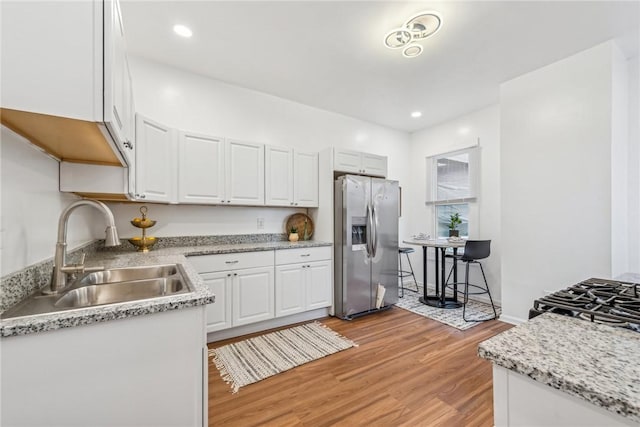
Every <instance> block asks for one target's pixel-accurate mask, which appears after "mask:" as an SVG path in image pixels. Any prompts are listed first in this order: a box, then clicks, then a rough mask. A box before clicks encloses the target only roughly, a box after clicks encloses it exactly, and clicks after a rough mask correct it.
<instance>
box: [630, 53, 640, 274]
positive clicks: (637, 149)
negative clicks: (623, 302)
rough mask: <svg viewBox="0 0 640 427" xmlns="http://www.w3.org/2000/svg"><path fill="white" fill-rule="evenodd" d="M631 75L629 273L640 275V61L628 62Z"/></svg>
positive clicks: (636, 58)
mask: <svg viewBox="0 0 640 427" xmlns="http://www.w3.org/2000/svg"><path fill="white" fill-rule="evenodd" d="M628 66H629V70H628V74H629V165H628V171H629V198H628V202H629V220H628V225H629V271H630V272H637V273H640V61H639V58H638V57H637V56H636V57H635V58H632V59H630V60H629V61H628Z"/></svg>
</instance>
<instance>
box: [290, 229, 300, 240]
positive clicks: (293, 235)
mask: <svg viewBox="0 0 640 427" xmlns="http://www.w3.org/2000/svg"><path fill="white" fill-rule="evenodd" d="M299 238H300V236H298V229H297V228H296V227H291V229H290V230H289V241H290V242H297V241H298V239H299Z"/></svg>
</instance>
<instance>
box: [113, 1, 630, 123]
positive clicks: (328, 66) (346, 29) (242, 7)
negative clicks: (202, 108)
mask: <svg viewBox="0 0 640 427" xmlns="http://www.w3.org/2000/svg"><path fill="white" fill-rule="evenodd" d="M423 10H436V11H439V12H440V13H441V14H442V16H443V22H444V23H443V26H442V29H441V30H440V31H439V32H438V33H437V34H435V35H434V36H433V37H432V38H429V39H427V40H425V41H424V42H423V43H422V44H423V46H424V52H423V53H422V55H421V56H419V57H417V58H411V59H407V58H404V57H403V56H402V55H401V53H400V52H399V51H392V50H390V49H387V48H385V47H384V46H383V43H382V41H383V37H384V35H385V34H386V33H387V32H388V31H390V30H391V29H393V28H396V27H398V26H400V25H401V24H402V23H403V22H404V21H405V20H406V19H407V18H408V17H409V16H410V15H412V14H414V13H416V12H419V11H423ZM122 14H123V20H124V24H125V31H126V37H127V47H128V50H129V52H130V54H133V55H138V56H142V57H146V58H149V59H152V60H155V61H159V62H163V63H166V64H170V65H173V66H176V67H179V68H182V69H186V70H189V71H193V72H195V73H198V74H203V75H207V76H210V77H212V78H215V79H218V80H222V81H225V82H229V83H232V84H235V85H238V86H242V87H245V88H249V89H254V90H257V91H260V92H265V93H269V94H272V95H276V96H279V97H282V98H286V99H290V100H293V101H297V102H300V103H303V104H306V105H310V106H314V107H317V108H321V109H324V110H329V111H334V112H338V113H342V114H345V115H348V116H352V117H356V118H359V119H363V120H366V121H369V122H373V123H377V124H381V125H384V126H388V127H392V128H395V129H400V130H404V131H408V132H412V131H415V130H418V129H421V128H424V127H427V126H429V125H432V124H434V123H438V122H441V121H443V120H446V119H448V118H452V117H455V116H458V115H461V114H464V113H467V112H469V111H473V110H475V109H478V108H482V107H484V106H486V105H490V104H493V103H496V102H498V85H499V84H500V83H501V82H504V81H506V80H509V79H511V78H514V77H516V76H518V75H521V74H523V73H525V72H527V71H530V70H533V69H536V68H539V67H541V66H544V65H546V64H549V63H552V62H554V61H557V60H559V59H561V58H564V57H566V56H568V55H571V54H573V53H576V52H579V51H581V50H584V49H586V48H589V47H591V46H594V45H596V44H598V43H600V42H603V41H606V40H608V39H611V38H615V37H624V43H623V47H624V49H625V53H626V55H627V56H628V57H631V56H635V55H637V52H638V27H639V26H640V24H639V22H640V2H638V1H621V2H613V1H596V2H582V1H567V2H563V1H548V2H547V1H532V2H517V1H498V2H488V1H460V2H458V1H456V2H454V1H440V2H433V1H431V2H405V1H394V2H377V1H376V2H374V1H371V2H368V1H367V2H365V1H350V2H347V1H293V2H282V1H257V2H247V1H132V0H123V1H122ZM177 23H181V24H184V25H187V26H189V27H190V28H191V29H192V30H193V33H194V35H193V37H192V38H190V39H184V38H180V37H178V36H176V35H175V34H174V33H173V31H172V28H173V25H175V24H177ZM415 110H419V111H422V113H423V115H422V117H421V118H418V119H415V118H411V117H410V113H411V112H412V111H415Z"/></svg>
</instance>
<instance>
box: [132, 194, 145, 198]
mask: <svg viewBox="0 0 640 427" xmlns="http://www.w3.org/2000/svg"><path fill="white" fill-rule="evenodd" d="M134 195H135V196H136V199H145V198H146V197H147V196H145V195H144V194H134Z"/></svg>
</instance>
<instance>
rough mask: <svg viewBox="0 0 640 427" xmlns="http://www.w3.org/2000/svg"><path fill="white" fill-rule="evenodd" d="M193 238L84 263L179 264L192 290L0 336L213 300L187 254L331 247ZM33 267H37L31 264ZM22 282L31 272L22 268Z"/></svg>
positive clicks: (109, 252) (24, 321)
mask: <svg viewBox="0 0 640 427" xmlns="http://www.w3.org/2000/svg"><path fill="white" fill-rule="evenodd" d="M198 243H201V242H197V241H195V239H189V238H185V239H184V240H183V241H182V244H183V246H172V247H164V248H161V249H158V250H152V251H151V252H149V253H146V254H144V253H139V252H132V251H131V248H130V247H127V246H124V245H122V246H119V247H117V248H113V249H106V248H105V250H98V251H96V252H93V253H89V254H87V258H86V262H85V265H86V266H87V267H92V266H103V267H105V268H118V267H135V266H144V265H154V264H182V266H183V267H184V270H185V273H186V275H187V277H186V279H187V280H189V281H191V284H192V285H193V287H194V289H195V291H194V292H192V293H188V294H179V295H173V296H167V297H161V298H154V299H149V300H141V301H133V302H123V303H119V304H111V305H105V306H99V307H90V308H83V309H76V310H72V311H63V312H56V313H51V314H39V315H34V316H26V317H20V318H14V319H6V320H5V319H3V320H1V321H0V336H2V337H11V336H16V335H27V334H32V333H36V332H44V331H51V330H56V329H62V328H69V327H74V326H79V325H88V324H92V323H96V322H105V321H109V320H115V319H124V318H127V317H133V316H140V315H145V314H151V313H159V312H164V311H170V310H176V309H181V308H188V307H194V306H199V305H205V304H210V303H213V302H214V301H215V295H214V294H213V293H212V292H211V291H210V290H209V288H208V287H207V286H206V285H205V283H204V282H203V281H202V279H201V278H200V275H199V274H198V273H197V272H196V271H195V269H194V268H193V267H192V266H191V264H190V263H189V260H188V258H187V257H188V256H193V255H208V254H223V253H238V252H254V251H268V250H283V249H293V248H305V247H319V246H331V245H332V244H331V243H328V242H321V241H313V240H309V241H299V242H295V243H291V242H288V241H268V242H245V243H218V244H205V245H202V244H198ZM34 268H37V267H34ZM24 275H25V278H26V281H28V279H29V276H30V275H31V272H30V271H29V269H25V270H24Z"/></svg>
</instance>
